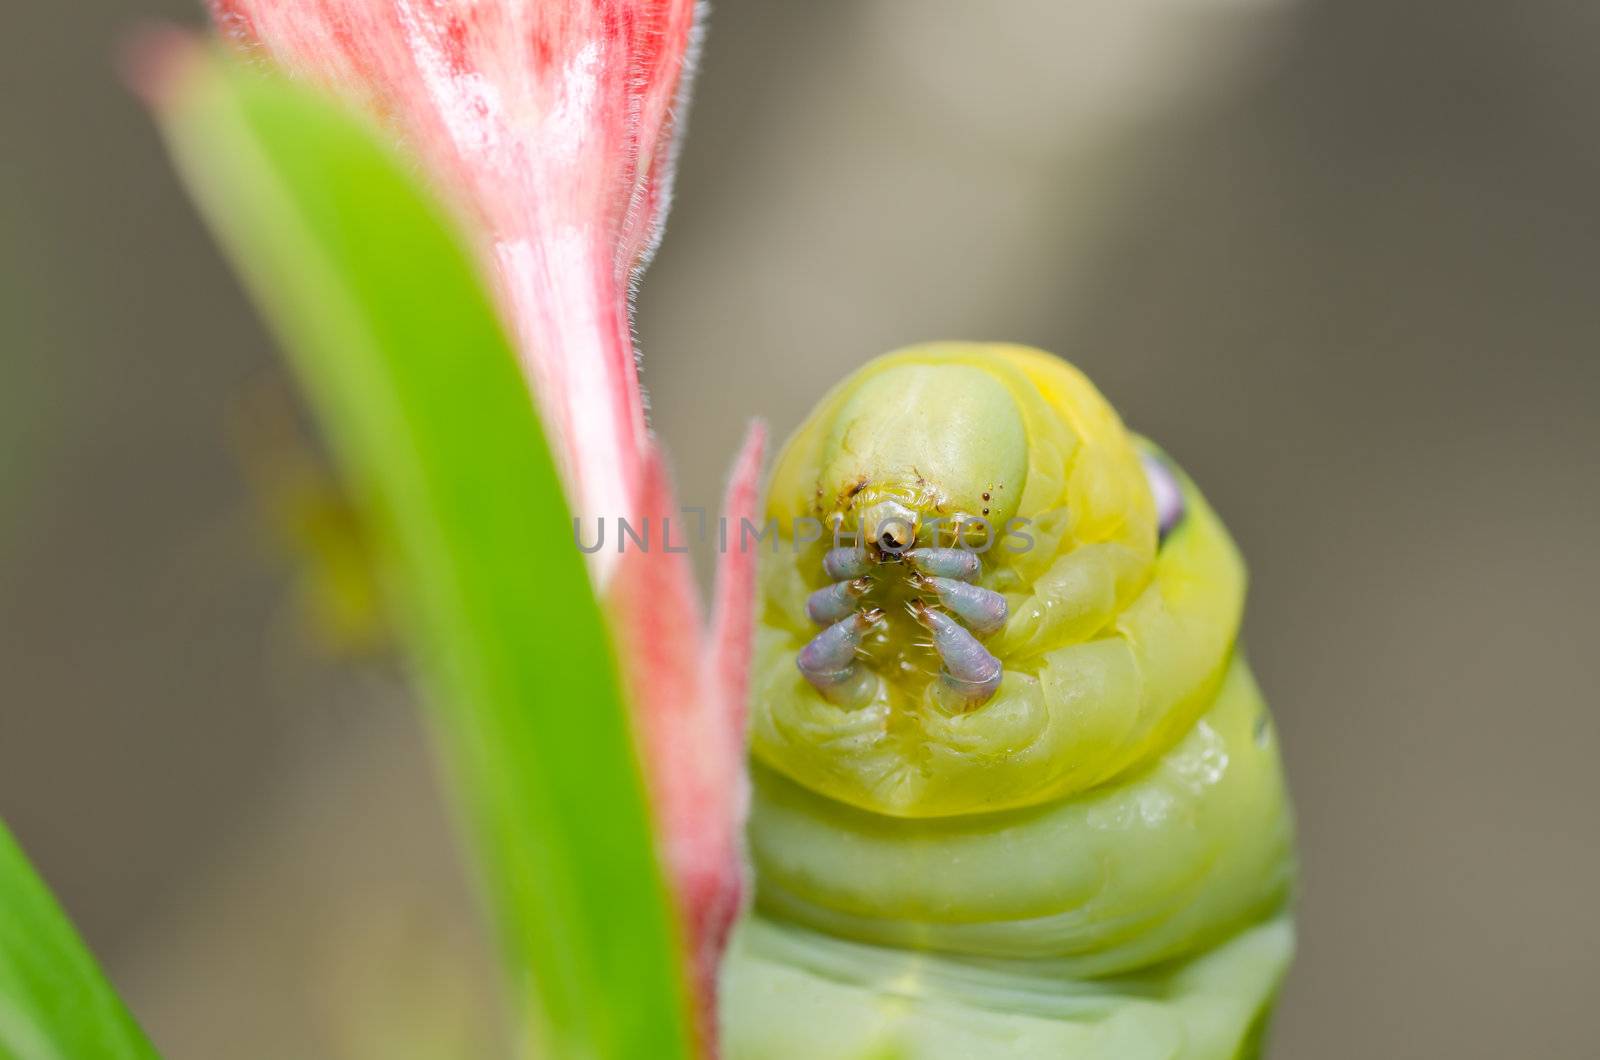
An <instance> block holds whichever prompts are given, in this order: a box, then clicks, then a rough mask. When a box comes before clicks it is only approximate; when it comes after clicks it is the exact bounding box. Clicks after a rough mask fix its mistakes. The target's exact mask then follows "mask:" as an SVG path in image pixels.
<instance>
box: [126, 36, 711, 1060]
mask: <svg viewBox="0 0 1600 1060" xmlns="http://www.w3.org/2000/svg"><path fill="white" fill-rule="evenodd" d="M172 74H173V76H172V77H171V79H170V81H169V83H167V84H165V85H163V86H162V90H161V91H160V92H158V93H157V96H158V98H157V99H156V106H157V110H158V112H159V117H160V120H161V122H162V126H163V129H164V131H165V133H166V135H167V138H168V142H169V145H170V147H171V149H172V152H173V155H174V157H175V159H176V161H177V164H178V168H179V170H180V172H181V173H182V175H183V177H184V178H185V180H186V181H187V183H188V185H189V187H190V189H191V191H192V192H193V194H194V195H195V197H196V199H197V200H198V202H199V203H200V205H201V207H202V210H203V212H204V213H205V215H206V217H207V218H208V220H209V221H210V223H211V226H212V228H213V229H214V230H215V232H216V233H217V235H218V237H219V239H220V240H221V242H222V243H223V245H224V247H225V249H226V250H227V251H228V252H229V253H230V255H231V256H232V258H233V260H234V262H235V264H236V266H237V268H238V269H239V271H240V273H241V274H242V275H243V277H244V278H245V280H246V282H247V285H248V287H249V288H250V290H251V292H252V293H253V295H254V296H255V298H256V300H257V302H258V304H259V305H260V306H261V308H262V309H263V311H264V313H265V315H266V316H267V318H268V319H269V321H270V322H271V324H272V325H273V326H274V328H275V329H276V331H277V332H278V334H279V336H280V338H281V339H282V343H283V346H284V347H285V349H286V350H287V352H288V353H289V355H290V360H291V362H292V364H293V366H294V368H295V369H296V370H297V372H298V374H299V376H300V379H301V381H302V383H303V384H304V387H305V389H306V391H307V393H308V394H309V396H310V399H311V402H312V405H313V407H314V410H315V411H316V413H317V415H318V418H319V420H320V422H321V424H322V427H323V429H324V431H325V432H326V434H327V435H328V439H329V441H330V443H331V445H332V447H333V449H334V450H335V453H336V455H337V456H338V457H339V459H340V461H341V463H342V465H343V467H344V469H345V472H346V474H347V475H348V476H349V478H350V480H351V486H352V488H353V490H354V491H355V493H356V495H357V497H358V498H359V500H360V501H361V503H362V506H363V508H364V510H365V511H366V512H367V513H368V514H369V515H370V517H371V518H372V520H373V525H374V527H375V528H376V531H377V547H378V549H379V552H380V563H381V564H382V569H383V570H384V571H386V572H387V573H388V574H389V575H390V576H391V579H390V586H391V589H392V591H393V592H394V597H395V603H396V605H397V614H398V617H399V620H400V622H401V624H402V626H403V627H405V629H406V632H407V633H408V634H409V637H410V644H411V646H412V648H413V650H414V657H415V660H416V661H417V663H418V664H419V669H420V671H421V675H422V677H423V679H424V682H425V684H426V685H427V686H428V690H429V692H430V693H431V697H430V698H431V702H432V704H433V707H434V710H433V720H434V723H435V731H436V733H437V734H438V736H439V738H440V740H441V742H442V743H443V745H444V747H445V749H446V751H447V754H448V757H449V759H450V760H451V764H452V765H453V767H454V776H455V779H456V780H457V782H458V785H459V787H460V789H461V794H462V802H463V803H464V806H465V809H466V812H467V815H468V817H469V819H470V821H471V825H472V830H473V832H474V834H475V838H476V840H477V841H478V846H479V851H480V853H481V855H482V859H481V860H482V865H483V868H484V872H483V877H484V879H485V881H486V883H487V886H488V890H489V892H490V895H491V899H492V905H493V908H494V911H495V913H496V915H497V919H498V923H499V926H500V929H501V931H502V934H503V941H504V949H505V953H506V956H507V959H508V963H509V965H510V973H511V983H512V990H513V994H514V997H515V1000H516V1002H517V1003H518V1005H519V1009H520V1011H522V1012H523V1013H524V1014H525V1015H526V1016H527V1017H528V1023H527V1029H528V1042H529V1045H530V1046H531V1048H532V1050H533V1051H534V1052H536V1053H538V1054H540V1055H554V1056H563V1057H639V1056H651V1057H662V1058H670V1057H674V1056H684V1055H688V1053H689V1051H690V1044H689V1041H690V1039H689V1029H688V1027H689V1020H688V1007H687V998H686V986H685V983H684V980H683V977H682V971H681V969H682V967H683V963H682V961H681V959H680V955H679V943H678V939H677V937H676V927H675V924H674V921H673V918H672V914H671V909H670V904H669V900H668V896H667V891H666V888H665V885H664V882H663V878H662V874H661V870H660V868H659V866H658V864H657V861H656V858H655V854H654V845H653V840H652V831H651V822H650V816H649V809H648V803H647V798H646V794H645V791H644V786H643V781H642V778H641V772H640V769H639V764H638V761H637V758H636V754H635V749H634V746H633V742H632V736H631V732H630V728H629V722H628V718H627V714H626V709H625V704H624V701H623V698H622V695H621V692H620V690H619V683H618V673H617V667H616V664H615V661H614V658H613V655H612V653H611V649H610V646H609V641H608V636H607V631H606V626H605V624H604V621H603V619H602V615H601V613H600V609H599V607H598V605H597V603H596V601H595V598H594V595H593V591H592V589H591V586H590V582H589V578H588V574H587V571H586V570H585V567H584V564H583V560H582V557H581V555H580V554H579V552H578V551H577V550H576V549H575V548H574V547H573V543H572V537H571V526H572V524H571V520H570V516H569V515H568V511H567V508H566V505H565V502H564V499H563V495H562V492H561V487H560V484H559V482H558V479H557V477H556V472H555V468H554V465H553V462H552V459H551V455H550V452H549V449H548V446H547V445H546V442H545V439H544V436H543V434H542V431H541V427H540V424H539V421H538V418H537V415H536V412H535V410H534V407H533V404H532V401H531V399H530V395H529V392H528V389H527V385H526V383H525V382H524V380H523V376H522V374H521V371H520V369H519V367H518V365H517V361H516V357H515V355H514V353H513V351H512V349H511V347H510V345H509V343H508V342H507V339H506V337H505V335H504V332H503V329H502V327H501V324H500V321H499V319H498V317H497V315H496V313H495V311H494V309H493V307H492V305H491V302H490V299H489V297H488V295H487V294H486V293H485V290H484V286H483V282H482V279H481V277H480V275H479V273H478V271H477V270H476V268H475V266H474V263H473V261H472V258H471V256H470V255H469V253H468V252H467V251H466V250H465V249H464V248H463V244H462V241H461V240H460V239H459V238H458V235H457V233H456V231H455V230H454V229H453V227H452V225H451V224H450V222H449V221H448V220H447V217H446V214H445V212H444V210H443V209H442V208H441V207H440V206H439V205H438V204H437V203H436V202H435V201H433V200H432V199H431V198H430V196H429V194H428V193H427V192H426V191H425V190H424V189H423V187H422V186H421V184H420V183H419V181H418V180H417V179H416V178H415V176H414V175H413V172H412V170H413V169H414V165H413V164H412V163H410V162H408V161H406V160H405V159H404V158H402V157H401V156H400V155H399V154H398V153H396V152H394V151H393V150H391V148H390V146H389V145H388V144H387V143H385V142H384V140H383V138H382V137H381V135H380V134H378V133H377V132H376V131H375V130H374V129H372V128H371V127H370V126H369V125H367V124H366V123H365V122H363V121H362V120H360V119H358V118H356V117H354V116H352V115H350V114H349V113H347V112H346V111H345V110H343V109H342V108H339V107H337V106H336V105H334V104H333V103H331V102H330V101H328V100H327V99H325V98H322V97H320V96H317V95H314V94H312V93H310V92H308V91H307V90H305V89H304V88H302V87H299V86H292V85H290V84H288V83H287V82H284V81H282V80H280V79H275V78H272V77H269V76H266V75H263V74H261V73H259V72H257V71H254V70H248V69H246V68H244V67H242V66H240V65H238V64H236V63H234V62H233V61H231V60H228V59H225V58H222V57H219V56H217V55H214V54H211V53H210V52H209V51H203V50H201V49H198V48H195V49H194V53H193V54H192V55H186V56H183V57H181V59H180V61H179V62H176V63H174V64H173V70H172Z"/></svg>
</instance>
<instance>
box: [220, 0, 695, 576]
mask: <svg viewBox="0 0 1600 1060" xmlns="http://www.w3.org/2000/svg"><path fill="white" fill-rule="evenodd" d="M210 2H211V7H212V11H213V14H214V16H215V18H216V21H217V24H218V26H219V27H221V28H222V30H223V32H224V33H225V34H226V35H227V36H229V37H231V38H233V39H234V40H236V41H237V42H239V43H240V44H242V45H243V46H244V47H246V48H247V49H250V50H259V51H262V52H264V53H265V54H266V55H268V56H270V57H271V59H272V60H274V61H275V62H276V63H278V64H279V65H280V66H281V67H283V68H284V69H286V70H288V71H289V72H290V73H291V74H294V75H296V76H301V77H306V78H308V79H311V80H313V81H317V82H320V83H323V84H325V85H329V86H332V87H334V88H336V89H338V90H340V91H342V92H344V93H345V94H347V95H348V96H351V97H353V98H354V99H356V100H358V101H359V102H360V103H362V104H364V105H365V106H366V107H367V108H368V109H369V110H371V111H372V112H374V113H376V114H377V115H378V116H379V117H380V118H381V119H382V120H383V121H384V122H385V124H386V125H388V127H390V128H391V129H393V130H394V131H395V132H396V133H398V134H399V135H400V136H401V137H403V138H404V139H405V140H406V142H407V144H408V146H409V147H410V148H411V150H412V151H413V152H414V153H415V154H416V155H417V156H418V157H419V158H420V159H421V160H422V161H423V163H424V164H425V166H426V167H427V169H428V170H429V171H430V172H431V173H432V175H433V177H434V179H435V182H436V184H437V185H438V186H439V187H440V189H441V190H442V191H443V192H444V195H445V198H446V199H447V200H450V201H453V202H455V203H456V204H457V205H458V207H459V208H460V209H462V210H463V212H464V213H465V214H466V215H467V218H466V219H467V221H468V223H469V226H470V227H473V228H474V229H475V230H476V231H477V232H478V233H479V234H480V235H481V237H482V239H483V244H484V246H483V249H484V252H485V256H486V259H487V262H488V264H489V266H490V268H491V270H492V272H493V273H494V275H495V279H496V283H497V286H498V288H499V295H500V298H501V300H502V304H503V306H504V309H505V312H506V315H507V317H508V319H509V320H510V322H511V325H512V327H513V330H514V337H515V338H516V340H517V346H518V349H519V350H520V352H521V356H522V358H523V364H524V367H525V370H526V371H527V373H528V376H529V379H530V381H531V383H532V385H533V389H534V392H535V393H536V394H537V396H538V399H539V402H540V405H541V409H542V411H543V413H544V420H545V428H546V430H547V431H548V433H549V435H550V440H551V443H552V445H553V446H554V447H555V449H556V451H557V455H558V459H560V461H561V462H562V469H563V472H564V477H565V480H566V483H567V489H568V494H569V496H570V498H571V501H572V504H573V506H574V508H575V510H576V514H579V515H583V516H589V517H605V518H615V517H617V516H619V515H624V514H628V513H630V512H632V511H634V502H635V500H636V499H637V497H638V491H639V489H640V486H641V480H642V476H643V474H644V468H645V466H646V463H647V461H648V459H649V457H648V454H649V452H650V450H651V449H652V448H653V443H652V441H651V439H650V435H649V430H648V427H647V426H646V423H645V413H644V398H643V394H642V392H641V390H640V387H639V380H638V372H637V369H636V366H635V363H634V349H633V341H632V334H631V327H630V320H629V312H628V298H629V294H630V291H631V288H632V284H633V283H634V281H635V279H636V277H637V275H638V272H639V270H640V269H641V268H642V267H643V266H644V264H645V263H646V261H647V259H648V258H649V255H650V252H651V250H652V249H653V248H654V245H655V241H656V238H657V234H658V232H659V226H660V222H661V218H662V214H663V213H664V209H665V205H666V201H667V198H668V195H669V190H670V183H671V173H672V153H673V150H672V149H673V124H674V110H675V108H676V105H677V103H678V96H679V89H680V85H682V84H683V83H684V81H685V77H684V74H685V67H686V63H687V57H688V54H689V51H690V44H691V41H692V39H693V36H694V3H693V0H210ZM597 562H598V563H600V564H601V567H600V568H599V569H597V571H596V574H597V576H598V577H600V579H601V580H602V581H603V580H604V578H605V574H606V565H607V564H609V562H610V557H609V556H608V554H606V553H604V552H601V553H598V554H597Z"/></svg>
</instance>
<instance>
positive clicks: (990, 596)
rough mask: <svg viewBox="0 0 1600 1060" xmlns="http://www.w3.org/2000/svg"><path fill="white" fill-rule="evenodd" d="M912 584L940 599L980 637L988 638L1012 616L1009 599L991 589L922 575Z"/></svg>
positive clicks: (952, 579) (950, 579)
mask: <svg viewBox="0 0 1600 1060" xmlns="http://www.w3.org/2000/svg"><path fill="white" fill-rule="evenodd" d="M913 584H915V585H916V587H917V588H919V589H925V590H927V591H928V592H931V593H933V594H934V595H935V596H937V597H938V598H939V602H940V603H941V604H943V605H944V606H945V607H948V608H949V609H950V610H951V611H952V612H953V613H954V614H955V616H956V617H957V618H959V619H961V621H963V622H965V623H966V624H967V626H968V628H970V629H971V630H972V632H974V633H976V634H977V635H978V636H980V637H984V636H988V635H989V634H990V633H993V632H994V631H995V630H997V629H999V628H1000V627H1001V626H1003V625H1005V624H1006V616H1007V614H1008V613H1009V611H1008V609H1007V608H1006V598H1005V597H1003V596H1001V595H1000V594H999V593H997V592H995V591H994V590H992V589H984V588H982V587H980V586H977V585H968V584H967V583H966V582H958V581H956V580H955V579H954V578H928V577H923V576H921V575H919V576H918V577H917V578H916V580H915V582H914V583H913Z"/></svg>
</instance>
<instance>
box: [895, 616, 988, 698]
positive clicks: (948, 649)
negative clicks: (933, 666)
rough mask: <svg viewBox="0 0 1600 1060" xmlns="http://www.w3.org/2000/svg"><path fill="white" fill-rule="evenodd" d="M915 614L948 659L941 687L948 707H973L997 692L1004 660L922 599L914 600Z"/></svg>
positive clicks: (934, 643)
mask: <svg viewBox="0 0 1600 1060" xmlns="http://www.w3.org/2000/svg"><path fill="white" fill-rule="evenodd" d="M911 614H912V617H913V618H915V619H916V620H917V622H918V623H920V624H921V625H922V627H923V628H924V629H926V630H927V631H928V632H929V633H932V634H933V647H934V650H935V651H937V652H938V653H939V658H940V659H941V660H943V662H944V672H943V673H942V674H940V677H939V685H938V687H939V689H940V690H941V692H942V693H943V694H944V697H945V698H946V700H947V705H948V706H951V707H953V708H955V709H957V710H970V709H971V708H973V707H975V706H977V705H978V704H980V703H982V702H984V701H985V700H987V699H988V698H989V697H990V696H992V695H994V692H995V689H997V688H999V687H1000V678H1001V677H1002V676H1003V674H1004V669H1003V668H1002V667H1001V665H1000V660H999V659H996V658H995V657H994V656H993V655H991V654H989V650H988V649H987V648H985V647H984V646H983V645H982V644H980V643H978V638H977V637H974V636H973V635H972V633H971V632H970V631H969V630H967V629H966V628H965V627H963V626H962V625H961V624H960V623H959V622H957V621H956V620H955V619H953V618H951V617H950V616H949V615H946V614H942V613H941V612H938V611H935V610H933V609H932V608H930V607H928V606H927V605H926V604H924V603H923V602H922V601H920V600H914V601H912V603H911Z"/></svg>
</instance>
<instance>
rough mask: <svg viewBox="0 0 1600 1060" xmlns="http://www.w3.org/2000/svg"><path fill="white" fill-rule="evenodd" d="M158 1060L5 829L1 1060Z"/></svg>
mask: <svg viewBox="0 0 1600 1060" xmlns="http://www.w3.org/2000/svg"><path fill="white" fill-rule="evenodd" d="M155 1055H156V1053H155V1050H153V1049H151V1048H150V1044H149V1043H148V1042H147V1041H145V1038H144V1035H143V1034H142V1033H140V1031H139V1028H138V1027H137V1026H136V1025H135V1024H134V1022H133V1019H132V1017H130V1016H129V1015H128V1012H127V1010H126V1009H124V1008H123V1007H122V1002H121V1001H119V1000H117V995H116V993H115V992H114V991H112V989H111V986H110V985H109V984H108V983H107V982H106V980H105V978H104V976H102V975H101V974H100V969H99V968H97V967H96V966H95V962H94V958H93V957H91V956H90V955H89V951H88V950H86V949H84V946H83V942H82V941H81V940H80V939H79V938H78V934H77V932H75V931H74V930H73V929H72V925H71V924H70V923H68V922H67V918H66V916H65V915H64V914H63V913H62V912H61V909H60V908H59V907H58V906H57V905H56V903H55V899H53V898H52V897H51V896H50V891H49V890H48V889H47V888H46V887H45V885H44V883H43V881H41V880H40V879H39V877H38V876H37V875H35V874H34V871H33V866H31V865H29V864H28V859H27V858H26V857H25V856H24V855H23V853H22V850H21V849H20V848H19V847H18V846H17V844H16V841H15V840H14V839H12V838H11V833H10V832H9V831H7V830H6V828H5V826H4V825H0V1060H144V1058H153V1057H154V1056H155Z"/></svg>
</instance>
